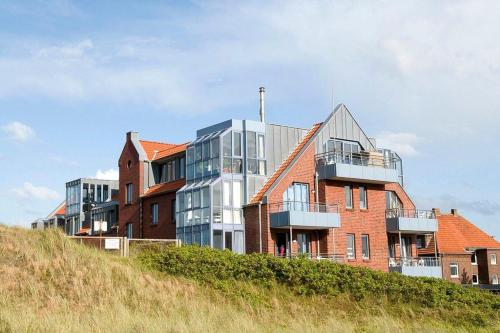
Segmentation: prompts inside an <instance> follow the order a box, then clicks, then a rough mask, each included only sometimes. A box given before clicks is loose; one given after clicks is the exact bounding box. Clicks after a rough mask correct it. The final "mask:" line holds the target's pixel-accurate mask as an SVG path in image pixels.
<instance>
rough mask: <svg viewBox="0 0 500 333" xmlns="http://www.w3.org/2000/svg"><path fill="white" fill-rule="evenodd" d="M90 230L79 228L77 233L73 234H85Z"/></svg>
mask: <svg viewBox="0 0 500 333" xmlns="http://www.w3.org/2000/svg"><path fill="white" fill-rule="evenodd" d="M89 231H90V228H81V229H80V230H79V231H78V232H77V233H75V236H85V235H88V234H89Z"/></svg>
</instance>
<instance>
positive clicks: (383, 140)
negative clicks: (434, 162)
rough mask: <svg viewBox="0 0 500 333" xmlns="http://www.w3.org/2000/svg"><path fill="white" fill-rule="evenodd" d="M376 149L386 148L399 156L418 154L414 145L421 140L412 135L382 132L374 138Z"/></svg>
mask: <svg viewBox="0 0 500 333" xmlns="http://www.w3.org/2000/svg"><path fill="white" fill-rule="evenodd" d="M376 139H377V147H378V148H388V149H391V150H393V151H395V152H396V153H398V154H399V155H401V156H415V155H417V154H418V151H417V148H416V145H417V144H418V142H419V141H421V139H420V138H419V137H418V136H417V135H416V134H413V133H392V132H383V133H380V134H379V135H377V136H376Z"/></svg>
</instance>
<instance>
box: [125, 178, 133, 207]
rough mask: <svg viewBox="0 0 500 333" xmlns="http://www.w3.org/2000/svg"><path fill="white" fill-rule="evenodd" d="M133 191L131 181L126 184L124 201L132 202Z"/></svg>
mask: <svg viewBox="0 0 500 333" xmlns="http://www.w3.org/2000/svg"><path fill="white" fill-rule="evenodd" d="M133 192H134V185H133V184H132V183H129V184H127V185H126V189H125V203H127V204H131V203H132V197H133Z"/></svg>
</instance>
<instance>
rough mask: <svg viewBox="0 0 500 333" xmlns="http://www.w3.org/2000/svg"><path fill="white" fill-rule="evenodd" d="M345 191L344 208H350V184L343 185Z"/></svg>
mask: <svg viewBox="0 0 500 333" xmlns="http://www.w3.org/2000/svg"><path fill="white" fill-rule="evenodd" d="M344 192H345V208H347V209H352V186H351V185H346V186H344Z"/></svg>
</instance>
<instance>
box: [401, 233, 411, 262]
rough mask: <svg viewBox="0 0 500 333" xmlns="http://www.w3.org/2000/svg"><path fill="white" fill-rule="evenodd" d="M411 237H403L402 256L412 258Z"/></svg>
mask: <svg viewBox="0 0 500 333" xmlns="http://www.w3.org/2000/svg"><path fill="white" fill-rule="evenodd" d="M411 256H412V253H411V237H407V236H405V237H401V257H402V258H411Z"/></svg>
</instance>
